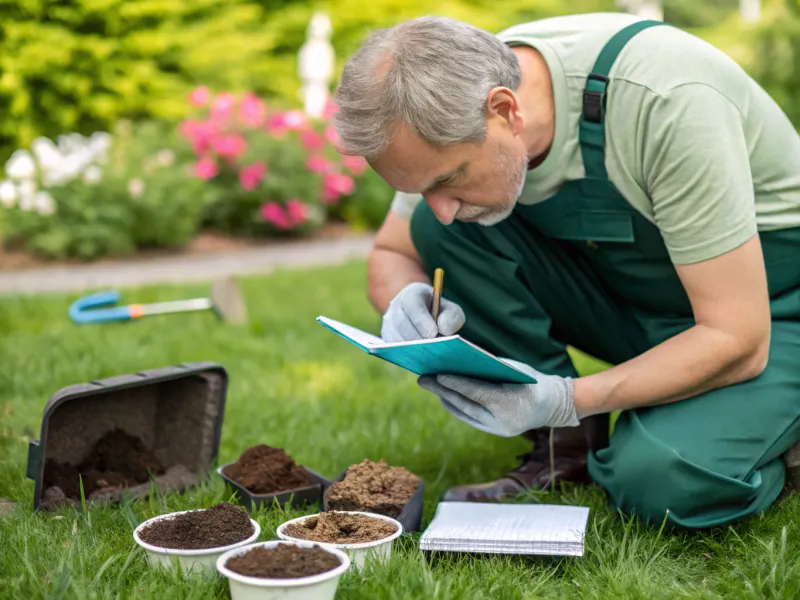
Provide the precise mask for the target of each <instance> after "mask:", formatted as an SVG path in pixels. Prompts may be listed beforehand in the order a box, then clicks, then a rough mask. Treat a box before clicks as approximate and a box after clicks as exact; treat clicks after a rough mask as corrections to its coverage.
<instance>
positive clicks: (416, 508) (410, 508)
mask: <svg viewBox="0 0 800 600" xmlns="http://www.w3.org/2000/svg"><path fill="white" fill-rule="evenodd" d="M345 473H347V469H344V470H342V472H341V473H339V475H337V477H336V479H335V480H334V481H342V479H344V476H345ZM329 488H330V486H328V487H327V488H326V489H325V492H324V493H323V497H322V510H328V489H329ZM424 495H425V482H424V481H423V480H422V478H421V477H420V480H419V487H418V488H417V491H416V492H414V495H413V496H411V498H410V499H409V501H408V504H406V505H405V507H404V508H403V510H402V512H401V513H400V514H399V515H398V516H397V517H395V519H396V520H398V521H400V523H401V524H402V525H403V531H404V532H405V531H410V532H415V531H419V530H420V528H421V526H422V509H423V504H424V502H423V497H424Z"/></svg>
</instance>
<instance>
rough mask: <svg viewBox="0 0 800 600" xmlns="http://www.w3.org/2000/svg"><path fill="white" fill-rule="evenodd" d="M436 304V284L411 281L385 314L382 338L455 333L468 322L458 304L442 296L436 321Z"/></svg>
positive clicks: (396, 339) (398, 339)
mask: <svg viewBox="0 0 800 600" xmlns="http://www.w3.org/2000/svg"><path fill="white" fill-rule="evenodd" d="M432 306H433V286H432V285H430V284H427V283H422V282H414V283H409V284H408V285H407V286H406V287H404V288H403V289H402V290H400V292H399V293H398V294H397V295H396V296H395V297H394V298H393V299H392V301H391V302H390V303H389V308H387V309H386V313H384V315H383V323H382V325H381V338H382V339H383V340H384V341H386V342H408V341H411V340H420V339H427V338H434V337H436V335H437V334H441V335H454V334H455V333H456V332H457V331H458V330H459V329H461V327H462V326H463V325H464V322H465V321H466V317H465V316H464V311H463V310H461V307H460V306H458V304H455V303H454V302H451V301H449V300H446V299H445V298H442V299H441V302H440V304H439V318H438V319H437V320H436V321H434V320H433V316H432V315H431V307H432Z"/></svg>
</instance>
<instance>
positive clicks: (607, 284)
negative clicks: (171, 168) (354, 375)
mask: <svg viewBox="0 0 800 600" xmlns="http://www.w3.org/2000/svg"><path fill="white" fill-rule="evenodd" d="M654 25H663V23H660V22H651V21H643V22H637V23H635V24H633V25H630V26H628V27H626V28H625V29H623V30H621V31H620V32H619V33H617V34H616V35H615V36H614V37H612V38H611V40H610V41H609V42H608V43H607V44H606V45H605V47H604V48H603V49H602V51H601V52H600V54H599V56H598V58H597V60H596V63H595V65H594V68H593V72H592V74H590V75H589V77H588V78H587V83H586V86H585V90H584V98H583V115H582V118H581V120H580V122H579V124H578V126H579V140H580V148H581V153H582V158H583V163H584V167H585V177H584V178H583V179H580V180H576V181H570V182H568V183H566V184H565V185H563V186H562V187H561V189H560V190H559V191H558V193H557V194H556V195H555V196H553V197H551V198H549V199H547V200H545V201H544V202H540V203H538V204H533V205H521V204H518V205H517V207H516V208H515V210H514V212H513V213H512V214H511V215H510V216H509V217H508V218H507V219H506V220H505V221H503V222H501V223H499V224H497V225H495V226H492V227H484V226H481V225H479V224H475V223H461V222H456V223H453V224H452V225H449V226H443V225H442V224H441V223H440V222H439V221H438V220H437V219H436V217H435V216H434V215H433V213H432V212H431V210H430V208H429V207H428V206H427V204H425V203H424V202H420V203H419V205H418V206H417V208H416V209H415V212H414V214H413V216H412V220H411V237H412V241H413V243H414V245H415V247H416V249H417V251H418V252H419V255H420V257H421V259H422V262H423V265H424V268H425V270H426V272H428V274H429V275H431V274H432V273H433V270H434V269H435V268H436V267H443V268H444V269H445V271H446V272H447V279H448V281H447V289H446V290H445V294H446V296H447V297H448V298H449V299H450V300H453V301H455V302H457V303H458V304H460V306H461V307H462V308H463V309H464V311H465V314H466V317H467V319H466V323H465V325H464V328H463V329H462V332H461V333H462V334H463V335H464V336H466V337H467V338H468V339H472V340H474V341H475V342H476V343H478V344H481V345H483V346H485V347H486V348H487V349H488V350H490V351H491V352H494V353H495V354H497V355H499V356H504V357H509V358H513V359H516V360H519V361H523V362H526V363H528V364H530V365H531V366H533V367H534V368H536V369H539V370H540V371H542V372H544V373H550V374H557V375H562V376H570V377H575V376H577V373H576V372H575V369H574V366H573V365H572V361H571V359H570V357H569V355H568V353H567V347H568V346H573V347H575V348H578V349H580V350H582V351H584V352H586V353H588V354H590V355H593V356H595V357H597V358H600V359H602V360H604V361H607V362H609V363H611V364H619V363H621V362H624V361H626V360H629V359H631V358H633V357H635V356H637V355H639V354H642V353H644V352H646V351H647V350H648V349H650V348H652V347H653V346H655V345H657V344H659V343H661V342H663V341H665V340H667V339H668V338H670V337H673V336H675V335H677V334H678V333H680V332H682V331H684V330H686V329H688V328H690V327H692V326H693V325H694V319H693V316H692V310H691V305H690V303H689V299H688V297H687V295H686V293H685V291H684V289H683V287H682V285H681V283H680V280H679V279H678V276H677V274H676V271H675V268H674V265H673V264H672V262H671V261H670V258H669V254H668V252H667V248H666V246H665V244H664V241H663V239H662V237H661V234H660V232H659V230H658V228H657V227H656V226H655V225H653V224H652V223H651V222H650V221H648V220H647V219H646V218H645V217H643V216H642V215H641V214H640V213H639V212H637V211H636V210H635V209H633V208H632V207H631V205H630V204H629V203H628V202H627V201H626V200H625V199H624V198H623V197H622V195H621V194H620V192H619V191H618V190H617V189H616V188H615V187H614V185H613V184H612V183H611V182H610V181H609V179H608V176H607V172H606V168H605V154H604V149H605V93H606V89H607V87H608V85H609V80H608V74H609V71H610V70H611V67H612V65H613V63H614V61H615V59H616V57H617V55H618V54H619V52H620V51H621V50H622V48H623V47H624V45H625V43H626V42H627V41H628V40H629V39H630V38H631V37H633V36H634V35H635V34H637V33H638V32H639V31H642V30H643V29H645V28H647V27H650V26H654ZM720 151H724V149H721V150H720ZM760 239H761V243H762V247H763V252H764V260H765V264H766V268H767V277H768V283H769V291H770V299H771V305H770V306H771V311H772V339H771V346H770V357H769V364H768V366H767V368H766V369H765V371H764V372H763V373H762V374H761V375H760V376H759V377H757V378H755V379H752V380H750V381H747V382H744V383H741V384H737V385H733V386H728V387H725V388H720V389H717V390H713V391H711V392H708V393H705V394H702V395H699V396H695V397H693V398H690V399H687V400H683V401H680V402H675V403H672V404H667V405H662V406H655V407H650V408H640V409H635V410H628V411H623V412H622V413H621V414H620V416H619V418H618V420H617V422H616V424H615V427H614V432H613V435H612V436H611V437H610V439H609V441H608V444H607V445H605V446H604V447H601V448H597V449H593V450H591V451H590V452H589V456H588V468H589V474H590V476H591V478H592V479H593V481H595V482H596V483H597V484H599V485H600V486H602V487H603V488H604V489H605V490H606V492H607V494H608V497H609V500H610V502H611V504H612V505H613V506H614V507H615V508H618V509H620V510H622V511H623V512H625V513H628V514H635V515H637V516H639V517H640V518H642V519H643V520H644V521H645V522H648V523H653V524H660V523H661V522H662V521H664V519H665V517H666V522H667V526H668V527H671V528H692V529H697V528H706V527H711V526H715V525H720V524H726V523H730V522H733V521H736V520H738V519H741V518H744V517H746V516H749V515H753V514H756V513H758V512H761V511H763V510H765V509H766V508H768V507H769V506H770V505H771V504H772V503H773V502H774V501H775V499H776V498H777V497H778V495H779V494H780V492H781V490H782V489H783V486H784V481H785V478H786V468H785V464H784V462H783V460H782V459H781V455H782V454H783V453H784V452H786V450H787V449H789V448H790V447H791V446H792V445H793V444H794V443H795V442H797V441H798V440H800V258H799V255H800V252H798V250H799V249H800V229H798V228H795V229H786V230H779V231H772V232H761V233H760ZM678 375H679V374H677V373H676V376H678Z"/></svg>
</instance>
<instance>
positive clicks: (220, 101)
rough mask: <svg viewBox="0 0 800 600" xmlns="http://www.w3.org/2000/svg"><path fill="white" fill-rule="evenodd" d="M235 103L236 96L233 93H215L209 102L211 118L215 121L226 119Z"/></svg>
mask: <svg viewBox="0 0 800 600" xmlns="http://www.w3.org/2000/svg"><path fill="white" fill-rule="evenodd" d="M235 104H236V97H235V96H234V95H233V94H229V93H227V92H223V93H221V94H217V95H216V96H215V97H214V100H213V101H212V102H211V118H212V119H213V120H215V121H224V120H225V119H227V118H228V117H229V116H230V114H231V112H233V107H234V105H235Z"/></svg>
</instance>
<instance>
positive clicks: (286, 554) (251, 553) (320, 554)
mask: <svg viewBox="0 0 800 600" xmlns="http://www.w3.org/2000/svg"><path fill="white" fill-rule="evenodd" d="M341 564H342V563H341V561H340V560H339V559H338V558H337V557H335V556H334V555H333V554H331V553H330V552H327V551H325V550H323V549H322V548H321V547H320V546H312V547H311V548H300V547H298V546H292V545H290V544H278V545H277V546H275V547H274V548H265V547H264V546H256V547H255V548H253V549H252V550H248V551H247V552H246V553H244V554H240V555H239V556H234V557H231V558H229V559H228V561H227V562H226V563H225V566H226V567H227V568H229V569H230V570H231V571H233V572H234V573H239V574H240V575H244V576H246V577H263V578H266V579H292V578H295V577H311V576H312V575H319V574H320V573H325V572H327V571H332V570H333V569H335V568H336V567H338V566H339V565H341Z"/></svg>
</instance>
